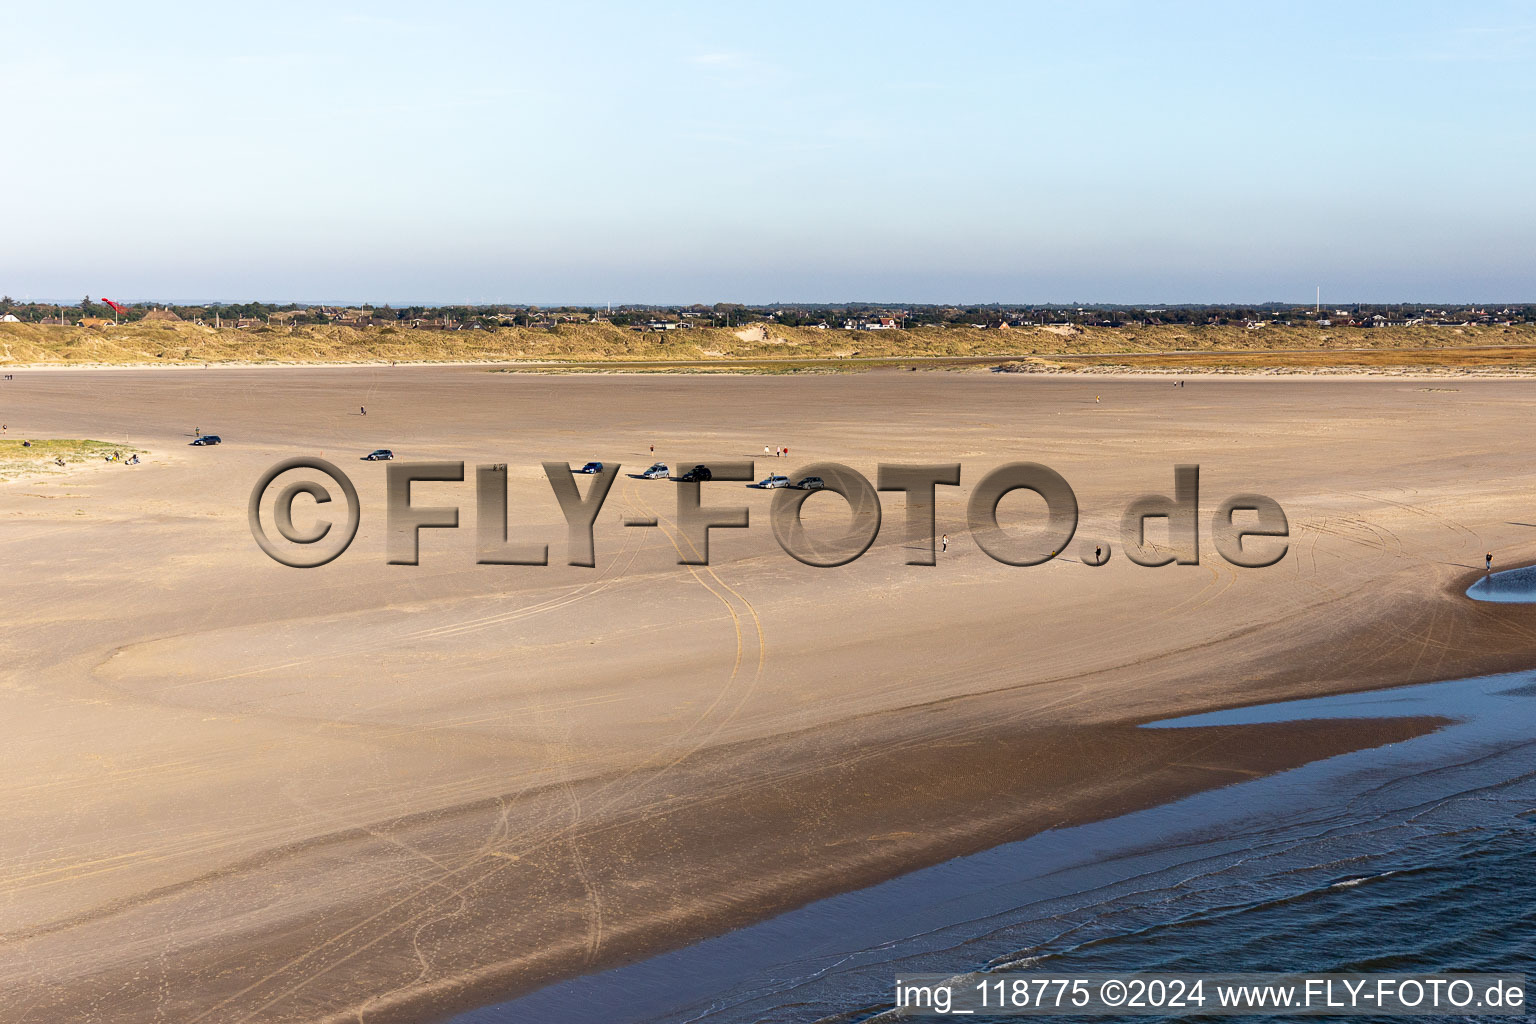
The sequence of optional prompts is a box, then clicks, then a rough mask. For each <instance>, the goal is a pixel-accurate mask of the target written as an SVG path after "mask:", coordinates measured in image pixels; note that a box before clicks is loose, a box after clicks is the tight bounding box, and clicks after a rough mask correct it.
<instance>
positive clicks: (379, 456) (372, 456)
mask: <svg viewBox="0 0 1536 1024" xmlns="http://www.w3.org/2000/svg"><path fill="white" fill-rule="evenodd" d="M394 457H395V453H394V452H392V451H390V450H389V449H388V448H376V449H374V450H373V451H371V452H369V453H368V454H367V455H364V456H363V458H362V461H363V462H388V461H390V460H391V459H393V458H394Z"/></svg>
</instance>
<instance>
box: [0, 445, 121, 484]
mask: <svg viewBox="0 0 1536 1024" xmlns="http://www.w3.org/2000/svg"><path fill="white" fill-rule="evenodd" d="M29 440H30V441H31V447H27V442H28V441H29ZM114 452H115V453H117V454H118V455H119V456H121V457H123V458H127V457H128V456H130V455H134V454H140V455H142V454H143V452H144V449H142V448H134V447H132V446H130V445H125V444H121V443H119V442H115V441H81V440H66V439H58V438H56V439H53V440H43V441H36V440H32V439H30V438H14V439H13V438H9V437H8V438H4V439H3V440H0V480H10V479H13V478H15V477H18V476H25V475H28V474H31V473H62V472H63V471H64V470H65V469H67V468H68V467H69V466H72V465H79V464H81V463H85V462H105V461H106V459H107V457H108V456H110V455H112V454H113V453H114ZM60 462H62V463H63V465H62V466H61V465H59V463H60Z"/></svg>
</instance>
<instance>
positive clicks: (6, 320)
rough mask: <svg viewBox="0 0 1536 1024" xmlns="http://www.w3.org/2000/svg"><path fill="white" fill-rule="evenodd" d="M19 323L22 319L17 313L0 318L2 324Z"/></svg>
mask: <svg viewBox="0 0 1536 1024" xmlns="http://www.w3.org/2000/svg"><path fill="white" fill-rule="evenodd" d="M19 323H21V317H19V316H17V315H16V314H15V313H7V314H5V315H4V316H0V324H19Z"/></svg>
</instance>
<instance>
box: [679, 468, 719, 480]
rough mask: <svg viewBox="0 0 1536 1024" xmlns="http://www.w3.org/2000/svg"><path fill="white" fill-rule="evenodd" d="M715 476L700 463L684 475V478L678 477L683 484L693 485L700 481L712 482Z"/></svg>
mask: <svg viewBox="0 0 1536 1024" xmlns="http://www.w3.org/2000/svg"><path fill="white" fill-rule="evenodd" d="M714 476H715V474H713V473H711V472H710V471H709V467H708V466H706V465H704V464H702V463H700V464H699V465H697V466H694V467H693V468H692V469H690V470H689V471H688V472H686V473H684V474H683V475H682V476H680V477H678V479H679V480H681V481H682V482H683V483H689V484H691V483H694V482H698V481H704V480H712V479H714Z"/></svg>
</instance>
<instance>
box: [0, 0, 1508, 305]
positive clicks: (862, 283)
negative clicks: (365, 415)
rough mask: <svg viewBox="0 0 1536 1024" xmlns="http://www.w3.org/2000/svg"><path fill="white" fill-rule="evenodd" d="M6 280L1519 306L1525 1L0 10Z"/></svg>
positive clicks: (506, 294) (234, 289) (74, 289)
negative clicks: (1318, 296)
mask: <svg viewBox="0 0 1536 1024" xmlns="http://www.w3.org/2000/svg"><path fill="white" fill-rule="evenodd" d="M4 24H5V45H4V46H3V47H0V113H3V115H4V119H3V122H0V123H3V125H4V128H3V131H0V291H3V292H5V293H8V294H10V295H13V296H15V297H16V298H18V299H34V300H38V301H48V300H52V301H75V300H78V298H79V297H80V296H81V295H83V294H87V293H89V294H91V295H93V296H101V295H106V296H109V297H111V298H114V299H117V300H118V301H134V300H164V301H184V302H185V301H208V300H224V301H249V300H263V301H274V302H289V301H296V302H373V303H376V304H383V303H386V302H388V303H393V304H396V305H404V304H412V303H443V304H448V303H481V302H484V303H490V302H517V303H536V304H541V305H552V304H558V303H594V304H595V303H603V302H612V303H614V304H621V303H658V304H661V303H684V302H689V303H691V302H706V303H712V302H721V301H735V302H747V303H775V302H792V301H801V302H840V301H857V300H865V301H878V302H912V303H918V302H942V303H972V302H1015V303H1027V302H1073V303H1085V302H1122V303H1145V304H1161V303H1171V302H1218V303H1225V302H1263V301H1270V300H1281V301H1311V300H1312V299H1313V297H1314V295H1315V289H1317V288H1319V287H1321V289H1322V296H1323V301H1324V302H1325V303H1334V304H1340V303H1345V302H1355V301H1360V302H1398V301H1425V302H1452V301H1470V302H1486V301H1506V300H1507V301H1531V300H1536V58H1533V57H1532V54H1533V53H1536V3H1533V2H1530V0H1525V2H1499V0H1489V2H1481V3H1476V4H1446V3H1441V2H1434V3H1428V2H1418V0H1397V2H1392V3H1375V2H1348V0H1346V2H1339V0H1331V2H1328V3H1313V2H1305V0H1303V2H1291V3H1284V4H1257V3H1248V2H1242V0H1230V2H1228V3H1224V4H1217V3H1180V2H1176V0H1174V2H1160V3H1145V2H1128V3H1105V2H1092V0H1089V2H1074V3H1062V2H1059V0H1057V2H1051V3H1033V2H1020V0H1010V2H972V0H949V2H946V3H932V2H924V3H907V2H903V0H884V2H878V3H847V2H838V0H821V2H815V3H802V2H799V0H775V2H773V3H756V2H732V3H721V2H719V0H709V2H686V3H649V4H636V3H629V4H623V3H612V2H583V0H561V2H559V3H548V2H541V3H538V4H531V3H522V2H499V3H489V2H487V3H481V2H466V0H438V2H436V3H432V4H421V3H396V2H392V0H382V2H380V0H375V2H370V3H368V4H366V5H364V4H360V3H349V4H336V3H330V2H328V0H310V2H304V3H291V2H286V0H277V2H267V3H262V4H243V5H235V4H208V3H197V4H193V3H181V2H166V0H142V2H139V3H135V4H132V5H123V4H120V3H106V2H71V0H56V2H52V3H47V4H43V3H32V4H21V3H14V4H8V5H7V11H6V16H5V19H4Z"/></svg>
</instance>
